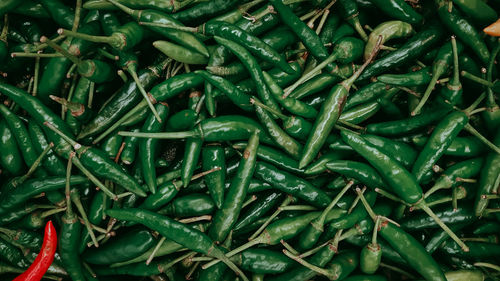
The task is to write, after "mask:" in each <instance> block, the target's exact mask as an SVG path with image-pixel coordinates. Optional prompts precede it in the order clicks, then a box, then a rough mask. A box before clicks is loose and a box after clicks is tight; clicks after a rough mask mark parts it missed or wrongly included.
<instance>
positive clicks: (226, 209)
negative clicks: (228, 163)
mask: <svg viewBox="0 0 500 281" xmlns="http://www.w3.org/2000/svg"><path fill="white" fill-rule="evenodd" d="M259 134H260V132H259V131H255V132H254V133H253V134H252V136H251V137H250V139H249V141H248V145H247V147H246V148H245V151H244V152H243V157H242V159H241V162H240V164H239V167H238V172H237V174H236V175H235V176H234V177H233V179H232V182H231V186H230V187H229V191H228V192H227V193H226V195H225V198H224V203H223V204H222V208H221V209H219V210H217V211H216V212H215V217H214V220H213V223H212V226H211V227H210V230H209V233H208V234H209V236H210V237H211V238H212V239H214V240H215V241H222V240H224V239H225V238H226V235H227V234H228V233H229V231H230V230H231V228H232V227H233V226H234V224H235V223H236V221H237V219H238V216H239V213H240V211H241V208H242V204H243V202H244V200H245V197H246V193H247V189H248V185H249V183H250V178H251V177H252V175H253V173H254V170H255V163H256V159H257V148H258V146H259Z"/></svg>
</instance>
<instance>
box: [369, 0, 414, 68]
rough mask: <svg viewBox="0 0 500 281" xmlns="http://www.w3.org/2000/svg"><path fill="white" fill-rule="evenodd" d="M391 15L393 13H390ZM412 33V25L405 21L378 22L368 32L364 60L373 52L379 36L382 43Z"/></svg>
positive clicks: (385, 5)
mask: <svg viewBox="0 0 500 281" xmlns="http://www.w3.org/2000/svg"><path fill="white" fill-rule="evenodd" d="M375 2H376V1H375ZM388 2H396V1H388ZM402 3H405V2H402ZM382 6H383V7H387V3H385V4H384V5H382ZM410 9H411V8H410ZM392 16H395V15H394V14H392ZM410 23H412V22H410ZM412 33H413V28H412V26H411V25H410V24H409V23H406V22H405V21H386V22H384V23H381V24H379V25H378V26H377V27H375V28H374V29H373V31H372V32H370V37H368V41H367V42H366V46H365V53H364V58H365V60H367V59H368V58H369V57H370V54H371V53H372V52H373V49H374V48H375V45H376V44H377V40H378V37H379V36H382V44H384V43H385V42H387V41H388V40H391V39H393V38H401V37H408V36H409V35H411V34H412Z"/></svg>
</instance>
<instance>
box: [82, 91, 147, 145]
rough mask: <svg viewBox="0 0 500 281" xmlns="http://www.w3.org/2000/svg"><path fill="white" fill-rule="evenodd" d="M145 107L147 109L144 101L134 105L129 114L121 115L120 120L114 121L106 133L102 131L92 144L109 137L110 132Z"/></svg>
mask: <svg viewBox="0 0 500 281" xmlns="http://www.w3.org/2000/svg"><path fill="white" fill-rule="evenodd" d="M145 107H147V102H146V101H145V100H143V101H141V102H140V103H139V104H138V105H136V106H135V107H134V108H132V110H130V111H129V112H127V113H126V114H125V115H123V117H122V118H120V119H119V120H118V121H116V122H115V123H113V125H111V127H109V128H108V129H107V130H106V131H104V132H103V133H102V134H100V135H99V137H97V138H96V139H95V140H94V141H93V142H92V143H93V144H96V143H98V142H100V141H101V140H103V139H104V138H105V137H106V136H107V135H109V134H111V133H112V132H114V131H115V130H116V129H118V127H120V126H121V125H122V124H123V123H124V122H126V121H127V120H128V119H129V118H131V117H132V116H134V115H136V114H138V113H139V112H141V110H143V109H144V108H145Z"/></svg>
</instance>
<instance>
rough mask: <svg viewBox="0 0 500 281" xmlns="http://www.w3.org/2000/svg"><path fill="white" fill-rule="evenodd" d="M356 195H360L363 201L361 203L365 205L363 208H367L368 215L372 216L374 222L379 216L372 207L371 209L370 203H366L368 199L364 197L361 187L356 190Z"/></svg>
mask: <svg viewBox="0 0 500 281" xmlns="http://www.w3.org/2000/svg"><path fill="white" fill-rule="evenodd" d="M356 193H357V194H358V197H359V199H360V200H361V203H363V206H365V209H366V212H367V213H368V215H370V217H371V218H372V219H373V220H376V219H377V217H378V216H377V215H376V214H375V212H374V211H373V209H372V207H370V204H368V202H367V201H366V198H365V196H364V195H363V193H362V192H361V189H360V188H359V187H357V188H356Z"/></svg>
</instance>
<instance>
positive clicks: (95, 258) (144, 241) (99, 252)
mask: <svg viewBox="0 0 500 281" xmlns="http://www.w3.org/2000/svg"><path fill="white" fill-rule="evenodd" d="M156 242H157V241H156V239H155V238H154V237H153V235H152V234H151V232H150V231H148V230H146V229H136V230H131V231H129V232H127V233H124V234H122V235H120V236H118V237H116V238H114V239H112V240H110V241H108V242H107V243H106V244H104V245H102V246H99V248H90V249H88V250H86V251H85V252H84V253H83V255H82V258H83V259H84V260H85V261H86V262H88V263H91V264H113V263H118V262H123V261H127V260H129V259H131V258H134V257H137V256H139V255H141V254H142V253H144V252H146V251H147V250H149V249H150V248H151V247H153V246H154V245H155V244H156Z"/></svg>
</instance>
